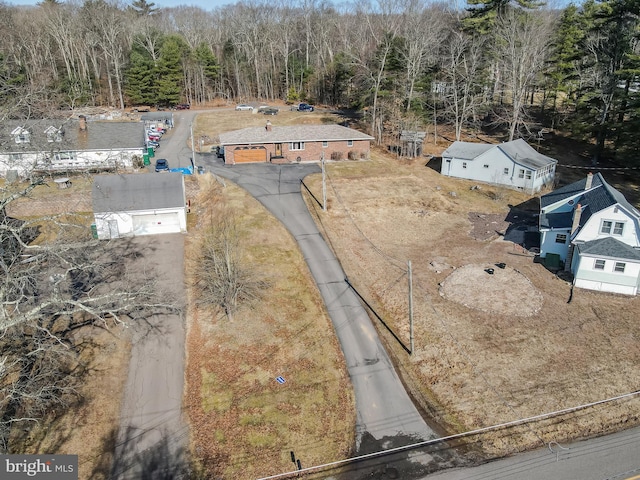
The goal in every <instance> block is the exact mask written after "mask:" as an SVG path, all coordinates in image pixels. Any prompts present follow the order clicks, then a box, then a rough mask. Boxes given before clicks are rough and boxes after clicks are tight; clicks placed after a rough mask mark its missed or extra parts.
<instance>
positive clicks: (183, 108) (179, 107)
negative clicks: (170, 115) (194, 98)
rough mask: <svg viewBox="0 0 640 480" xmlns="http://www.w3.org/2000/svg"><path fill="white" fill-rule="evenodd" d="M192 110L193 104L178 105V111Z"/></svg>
mask: <svg viewBox="0 0 640 480" xmlns="http://www.w3.org/2000/svg"><path fill="white" fill-rule="evenodd" d="M190 108H191V104H189V103H181V104H180V105H176V110H189V109H190Z"/></svg>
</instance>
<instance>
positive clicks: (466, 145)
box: [442, 142, 495, 160]
mask: <svg viewBox="0 0 640 480" xmlns="http://www.w3.org/2000/svg"><path fill="white" fill-rule="evenodd" d="M494 147H495V145H491V144H490V143H473V142H453V143H452V144H451V145H449V148H447V149H446V150H445V151H444V152H442V157H443V158H445V157H446V158H454V157H455V158H460V159H462V160H473V159H474V158H476V157H477V156H478V155H481V154H483V153H484V152H486V151H487V150H491V149H492V148H494Z"/></svg>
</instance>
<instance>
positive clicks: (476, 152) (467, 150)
mask: <svg viewBox="0 0 640 480" xmlns="http://www.w3.org/2000/svg"><path fill="white" fill-rule="evenodd" d="M494 148H497V149H498V150H500V151H502V152H503V153H504V154H505V155H506V156H507V157H509V158H510V159H511V160H513V161H514V162H515V163H517V164H519V165H523V166H525V167H528V168H531V169H533V170H539V169H540V168H543V167H546V166H547V165H552V164H555V163H558V161H557V160H554V159H553V158H551V157H547V156H546V155H542V154H541V153H538V152H536V151H535V149H533V148H532V147H531V146H530V145H529V144H528V143H527V142H525V141H524V140H522V139H521V138H519V139H517V140H513V141H511V142H505V143H500V144H496V145H491V144H487V143H472V142H453V143H452V144H451V146H450V147H449V148H447V149H446V150H445V151H444V152H442V156H443V157H447V158H454V157H455V158H459V159H461V160H474V159H476V158H477V157H478V156H480V155H482V154H483V153H485V152H487V151H489V150H492V149H494Z"/></svg>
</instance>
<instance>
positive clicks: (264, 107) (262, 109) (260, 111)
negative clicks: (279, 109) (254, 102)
mask: <svg viewBox="0 0 640 480" xmlns="http://www.w3.org/2000/svg"><path fill="white" fill-rule="evenodd" d="M267 108H273V107H272V106H270V105H260V106H259V107H258V113H262V112H264V111H265V110H266V109H267Z"/></svg>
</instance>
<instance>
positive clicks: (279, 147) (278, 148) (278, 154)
mask: <svg viewBox="0 0 640 480" xmlns="http://www.w3.org/2000/svg"><path fill="white" fill-rule="evenodd" d="M281 156H282V144H281V143H276V157H281Z"/></svg>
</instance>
